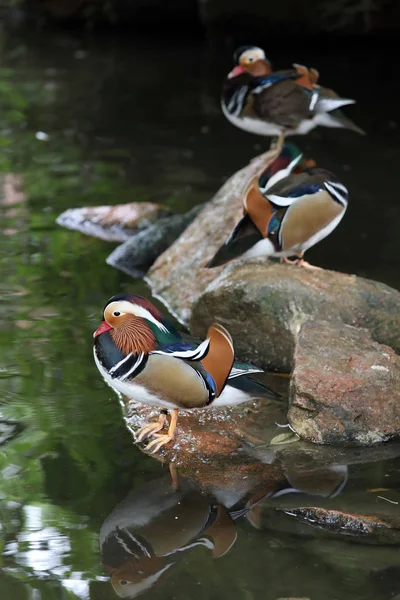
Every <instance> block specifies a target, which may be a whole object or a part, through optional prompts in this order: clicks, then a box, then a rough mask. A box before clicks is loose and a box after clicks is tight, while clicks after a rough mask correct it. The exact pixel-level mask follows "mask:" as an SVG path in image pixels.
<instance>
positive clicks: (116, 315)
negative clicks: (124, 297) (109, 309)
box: [113, 310, 121, 317]
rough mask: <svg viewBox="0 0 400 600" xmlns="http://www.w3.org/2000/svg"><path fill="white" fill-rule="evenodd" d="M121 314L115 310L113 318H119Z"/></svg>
mask: <svg viewBox="0 0 400 600" xmlns="http://www.w3.org/2000/svg"><path fill="white" fill-rule="evenodd" d="M120 314H121V313H120V312H119V310H114V312H113V316H114V317H119V316H120Z"/></svg>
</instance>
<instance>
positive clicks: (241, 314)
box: [191, 261, 400, 374]
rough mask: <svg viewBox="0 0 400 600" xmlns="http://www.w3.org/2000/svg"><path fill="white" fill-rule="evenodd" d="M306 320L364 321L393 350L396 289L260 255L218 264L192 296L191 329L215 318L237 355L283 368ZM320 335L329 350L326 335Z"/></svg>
mask: <svg viewBox="0 0 400 600" xmlns="http://www.w3.org/2000/svg"><path fill="white" fill-rule="evenodd" d="M308 320H325V321H327V322H332V323H335V322H336V323H339V324H341V323H347V324H349V325H353V326H357V327H365V328H367V329H368V330H369V331H370V333H371V335H372V337H373V339H374V340H376V341H378V342H380V343H384V344H387V345H389V346H391V347H392V348H394V349H395V350H397V351H400V293H399V292H398V291H396V290H394V289H392V288H390V287H389V286H387V285H385V284H383V283H379V282H376V281H372V280H368V279H363V278H361V277H356V276H355V275H347V274H344V273H337V272H334V271H326V270H310V269H302V268H299V267H296V266H294V265H280V264H276V263H272V262H270V263H267V262H265V261H258V262H254V261H247V262H242V263H239V264H238V263H236V264H234V263H233V264H231V265H229V266H228V267H227V268H225V270H224V271H223V273H221V274H220V276H219V277H218V279H216V280H215V281H213V282H212V284H211V285H209V287H208V288H207V289H206V290H205V292H204V293H203V294H202V295H201V296H200V297H199V298H198V300H197V301H196V302H195V303H194V306H193V312H192V317H191V329H192V331H193V333H194V334H195V335H198V336H203V335H204V334H205V333H206V331H207V328H208V326H209V325H210V324H211V323H212V322H214V321H217V322H219V323H221V324H222V325H224V326H225V327H226V328H227V329H228V331H229V332H230V333H231V335H232V337H233V341H234V344H235V350H236V352H237V353H238V355H239V356H240V357H241V358H243V359H244V360H249V361H250V362H254V363H255V364H256V365H258V366H261V367H263V368H267V369H277V370H279V371H285V372H289V371H290V370H291V369H292V367H293V354H294V348H295V344H296V339H297V336H298V333H299V330H300V328H301V326H302V325H303V324H304V323H305V322H306V321H308ZM325 343H326V348H327V353H328V355H329V349H330V348H331V346H332V342H330V341H329V339H327V338H325ZM377 373H378V372H377V371H376V374H377Z"/></svg>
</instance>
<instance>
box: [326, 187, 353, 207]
mask: <svg viewBox="0 0 400 600" xmlns="http://www.w3.org/2000/svg"><path fill="white" fill-rule="evenodd" d="M324 185H325V187H326V189H327V190H328V192H329V193H330V195H331V196H333V198H334V199H336V200H337V201H338V202H339V204H341V205H342V206H346V205H347V197H348V194H346V192H347V190H346V188H345V187H344V186H342V187H343V188H344V189H343V190H341V189H340V188H339V187H338V186H337V185H335V184H334V183H332V182H331V181H325V184H324ZM339 185H340V184H339ZM341 191H342V194H341V193H340V192H341Z"/></svg>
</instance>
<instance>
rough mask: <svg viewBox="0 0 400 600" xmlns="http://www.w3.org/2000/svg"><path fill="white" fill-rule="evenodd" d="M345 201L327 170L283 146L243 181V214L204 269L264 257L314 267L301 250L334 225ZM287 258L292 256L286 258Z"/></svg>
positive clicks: (345, 195)
mask: <svg viewBox="0 0 400 600" xmlns="http://www.w3.org/2000/svg"><path fill="white" fill-rule="evenodd" d="M293 157H294V158H293ZM347 204H348V191H347V189H346V187H345V186H344V185H343V184H342V183H340V181H339V180H338V179H337V177H336V176H335V175H333V173H331V172H330V171H327V170H325V169H321V168H318V167H317V166H315V163H314V161H306V160H304V159H303V155H302V154H301V153H300V152H299V151H298V150H297V149H296V147H295V146H294V145H292V144H286V145H285V146H284V148H283V150H282V151H281V153H280V155H279V156H278V158H277V159H276V160H275V161H274V162H273V163H272V164H271V165H270V166H269V167H268V168H267V169H265V170H264V172H263V173H262V174H261V175H259V174H257V175H256V176H255V177H253V178H252V179H251V181H250V182H249V183H248V185H247V187H246V189H245V192H244V195H243V212H244V215H243V217H242V218H241V219H240V221H239V222H238V223H237V225H236V226H235V228H234V229H233V231H232V232H231V234H230V235H229V237H228V239H227V240H226V242H225V244H224V245H223V246H221V248H220V249H219V250H218V251H217V253H216V254H215V256H214V257H213V258H212V259H211V261H210V262H209V263H208V264H207V265H206V267H207V268H212V267H217V266H220V265H223V264H225V263H226V262H229V261H230V260H232V259H235V258H239V257H240V258H244V259H247V258H253V257H261V256H265V257H280V258H281V261H282V262H288V263H291V262H294V263H296V264H298V265H300V266H303V267H310V268H317V267H312V266H311V265H309V264H308V263H306V262H305V261H304V259H303V254H304V252H305V251H306V250H308V249H309V248H311V247H312V246H314V245H315V244H316V243H317V242H319V241H321V240H323V239H324V238H325V237H327V236H328V235H329V234H330V233H331V232H332V231H333V230H334V229H335V227H336V226H337V225H338V224H339V222H340V221H341V219H342V218H343V215H344V213H345V212H346V209H347ZM290 256H297V259H296V260H295V261H290V260H289V259H288V257H290Z"/></svg>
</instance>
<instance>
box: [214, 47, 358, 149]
mask: <svg viewBox="0 0 400 600" xmlns="http://www.w3.org/2000/svg"><path fill="white" fill-rule="evenodd" d="M234 60H235V62H236V66H235V67H234V69H233V70H232V71H231V72H230V73H229V74H228V76H227V78H226V80H225V83H224V86H223V92H222V100H221V104H222V110H223V113H224V115H225V116H226V118H227V119H228V120H229V121H230V122H231V123H232V124H233V125H235V126H236V127H239V128H240V129H244V130H245V131H248V132H250V133H255V134H257V135H265V136H278V148H279V149H280V148H282V146H283V142H284V138H285V136H287V135H301V134H307V133H309V131H311V130H312V129H314V127H317V126H318V125H322V126H324V127H339V128H344V129H350V130H351V131H355V132H357V133H360V134H364V131H363V130H362V129H360V128H359V127H358V126H357V125H356V124H355V123H353V121H351V120H350V119H349V118H347V117H346V116H345V115H344V114H343V113H342V112H341V111H340V110H339V109H340V108H341V107H343V106H346V105H348V104H354V103H355V100H352V99H350V98H341V97H339V96H338V95H337V94H336V92H334V91H333V90H331V89H328V88H325V87H321V86H320V85H318V83H317V82H318V78H319V73H318V71H316V70H315V69H308V68H307V67H305V66H303V65H298V64H294V65H293V68H292V69H288V70H284V71H273V70H272V66H271V63H270V62H269V60H268V59H267V58H266V56H265V53H264V50H262V49H261V48H257V47H255V46H243V47H241V48H239V49H238V50H237V51H236V52H235V54H234Z"/></svg>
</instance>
